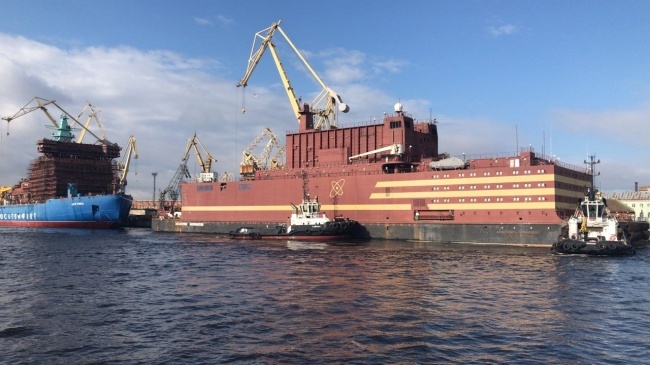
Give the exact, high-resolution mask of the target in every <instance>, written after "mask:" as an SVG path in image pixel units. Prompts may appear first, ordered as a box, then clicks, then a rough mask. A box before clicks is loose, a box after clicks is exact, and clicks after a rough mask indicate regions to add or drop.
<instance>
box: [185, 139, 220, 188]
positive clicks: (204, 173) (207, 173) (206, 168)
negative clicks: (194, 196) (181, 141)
mask: <svg viewBox="0 0 650 365" xmlns="http://www.w3.org/2000/svg"><path fill="white" fill-rule="evenodd" d="M199 147H201V149H202V150H203V152H204V153H205V155H206V157H205V160H204V159H203V157H201V152H200V151H199ZM191 149H194V154H195V155H196V159H197V160H198V161H199V166H201V173H200V174H199V176H198V177H197V181H198V182H212V181H215V177H214V172H212V162H213V161H214V162H217V159H216V158H214V157H212V155H211V154H210V152H208V150H207V149H206V148H205V146H203V143H201V140H200V139H199V137H198V136H197V135H196V132H194V135H193V136H192V137H190V139H188V140H187V148H186V149H185V155H184V157H183V160H185V161H187V159H188V157H189V154H190V150H191Z"/></svg>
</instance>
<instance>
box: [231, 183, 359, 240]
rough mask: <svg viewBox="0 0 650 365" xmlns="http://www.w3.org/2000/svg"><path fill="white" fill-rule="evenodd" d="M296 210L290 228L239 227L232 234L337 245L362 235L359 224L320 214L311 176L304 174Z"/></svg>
mask: <svg viewBox="0 0 650 365" xmlns="http://www.w3.org/2000/svg"><path fill="white" fill-rule="evenodd" d="M290 204H291V207H293V213H291V218H290V220H289V225H288V226H287V225H286V224H281V225H279V226H277V227H275V228H272V227H239V228H237V229H235V230H234V231H231V232H230V237H231V238H233V239H240V240H301V241H319V242H333V241H342V240H346V239H353V238H356V237H360V236H361V234H362V233H361V225H360V224H359V222H357V221H354V220H350V219H345V218H338V217H337V218H334V219H333V220H332V219H330V218H329V217H327V214H325V213H324V212H321V211H320V207H321V205H320V203H319V202H318V196H317V197H316V198H315V199H311V198H310V195H309V188H308V178H307V174H306V173H305V172H304V171H303V173H302V203H301V204H300V206H298V207H297V206H295V205H294V204H293V203H290Z"/></svg>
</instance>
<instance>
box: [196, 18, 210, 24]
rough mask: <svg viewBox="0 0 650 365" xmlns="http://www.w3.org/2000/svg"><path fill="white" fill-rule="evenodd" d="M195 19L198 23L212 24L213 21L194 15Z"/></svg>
mask: <svg viewBox="0 0 650 365" xmlns="http://www.w3.org/2000/svg"><path fill="white" fill-rule="evenodd" d="M194 21H195V22H196V24H198V25H212V21H211V20H210V19H207V18H200V17H194Z"/></svg>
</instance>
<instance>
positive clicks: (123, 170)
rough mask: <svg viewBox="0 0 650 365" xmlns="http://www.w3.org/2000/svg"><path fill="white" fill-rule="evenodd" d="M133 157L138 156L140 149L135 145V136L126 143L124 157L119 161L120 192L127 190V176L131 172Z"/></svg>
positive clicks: (118, 185)
mask: <svg viewBox="0 0 650 365" xmlns="http://www.w3.org/2000/svg"><path fill="white" fill-rule="evenodd" d="M131 158H134V159H137V158H138V150H137V148H136V146H135V137H133V136H130V137H129V141H128V142H127V144H126V150H125V152H124V154H123V155H122V159H121V160H120V162H118V163H117V166H116V171H117V184H116V185H117V186H116V190H117V192H118V193H123V192H124V191H125V190H126V184H127V182H126V176H127V175H128V174H129V167H130V165H131Z"/></svg>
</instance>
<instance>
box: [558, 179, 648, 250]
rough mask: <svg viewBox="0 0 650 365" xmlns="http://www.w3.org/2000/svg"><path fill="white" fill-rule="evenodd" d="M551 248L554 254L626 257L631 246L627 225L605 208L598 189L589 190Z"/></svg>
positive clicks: (603, 199) (605, 205) (631, 248)
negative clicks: (563, 232) (563, 231)
mask: <svg viewBox="0 0 650 365" xmlns="http://www.w3.org/2000/svg"><path fill="white" fill-rule="evenodd" d="M565 232H566V233H565V234H563V235H561V236H560V237H559V239H558V242H555V243H553V246H552V247H551V251H553V252H554V253H557V254H580V255H593V256H629V255H634V254H635V253H636V250H635V249H634V246H632V242H631V238H630V233H629V231H628V229H627V224H625V223H619V222H618V220H617V219H616V217H614V215H612V214H611V213H610V211H609V209H607V201H606V199H605V198H603V196H602V194H601V193H600V191H593V190H591V189H589V190H588V191H587V193H586V194H585V198H584V200H582V201H581V202H580V204H579V205H578V208H577V209H576V211H575V213H574V214H573V215H572V216H571V218H569V225H568V227H567V229H566V231H565Z"/></svg>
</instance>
